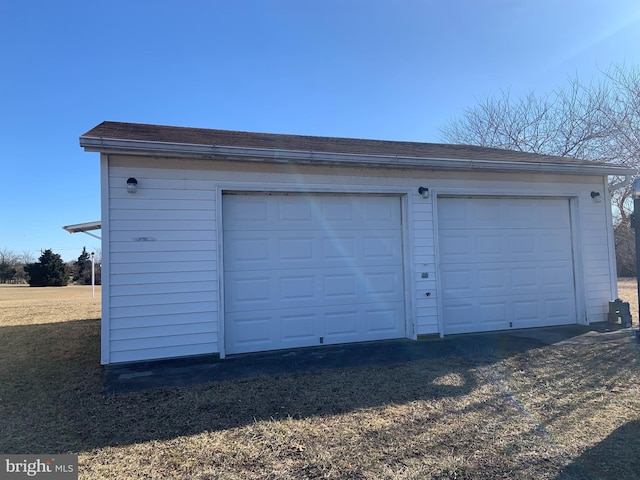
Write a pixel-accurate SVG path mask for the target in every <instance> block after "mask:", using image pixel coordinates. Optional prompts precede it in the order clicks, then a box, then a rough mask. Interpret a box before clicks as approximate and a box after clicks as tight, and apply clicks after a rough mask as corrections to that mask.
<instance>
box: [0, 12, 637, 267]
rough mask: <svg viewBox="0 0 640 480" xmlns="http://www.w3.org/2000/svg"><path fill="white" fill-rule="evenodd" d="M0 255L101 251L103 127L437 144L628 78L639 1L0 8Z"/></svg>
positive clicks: (634, 48) (65, 254)
mask: <svg viewBox="0 0 640 480" xmlns="http://www.w3.org/2000/svg"><path fill="white" fill-rule="evenodd" d="M0 45H1V47H0V62H1V63H0V66H1V70H0V166H1V170H0V179H2V181H1V185H2V188H1V190H0V192H2V200H1V201H0V249H9V250H13V251H15V252H17V253H22V252H23V251H29V252H31V253H32V254H33V255H34V256H35V257H36V258H37V257H38V256H39V253H40V251H41V250H42V249H46V248H51V249H53V250H54V251H55V252H56V253H60V254H61V255H62V256H63V258H64V259H65V260H72V259H75V258H77V257H78V255H79V254H80V251H81V250H82V247H83V246H86V247H87V248H88V249H89V250H96V249H99V248H100V244H99V241H97V240H94V239H92V238H91V237H88V236H86V235H84V234H74V235H70V234H68V233H66V232H65V231H63V230H62V229H61V227H62V226H63V225H68V224H74V223H82V222H87V221H93V220H98V219H99V218H100V192H99V188H100V183H99V166H98V154H96V153H85V152H83V150H82V149H81V148H80V147H79V145H78V137H79V136H80V135H81V134H82V133H84V132H86V131H87V130H89V129H91V128H92V127H94V126H95V125H97V124H98V123H100V122H102V121H103V120H113V121H125V122H141V123H155V124H166V125H180V126H192V127H204V128H221V129H231V130H246V131H261V132H270V133H292V134H304V135H326V136H340V137H357V138H376V139H386V140H409V141H424V142H438V141H440V140H441V138H440V132H439V128H440V127H442V126H444V125H445V124H446V122H447V121H448V120H449V119H450V118H451V117H452V116H454V115H456V114H459V113H460V112H461V111H462V109H463V108H465V107H469V106H473V105H474V104H475V103H476V101H477V99H479V98H482V97H484V96H486V95H488V94H492V93H498V92H499V91H500V90H501V89H510V90H511V92H512V94H514V95H517V94H519V93H523V92H527V91H530V90H536V91H537V92H546V91H549V90H551V89H553V88H555V87H558V86H562V85H565V84H566V82H567V79H568V78H569V77H574V76H576V75H577V76H578V77H579V78H580V79H582V80H586V81H588V80H589V79H591V78H592V77H595V76H597V74H598V70H599V69H600V70H604V69H606V68H608V67H609V66H610V65H611V64H614V63H615V64H618V65H622V64H627V65H637V64H639V63H640V48H639V47H640V3H638V2H637V0H598V1H595V0H446V1H445V0H440V1H435V0H393V1H392V0H386V1H378V0H262V1H258V0H234V1H224V2H223V1H214V0H209V1H204V0H202V1H197V0H192V1H190V0H186V1H178V0H174V1H163V0H154V1H150V0H110V1H108V2H106V1H101V2H99V1H93V0H82V1H73V0H63V1H59V2H52V1H49V0H41V1H29V0H0Z"/></svg>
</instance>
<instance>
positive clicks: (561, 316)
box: [438, 197, 576, 333]
mask: <svg viewBox="0 0 640 480" xmlns="http://www.w3.org/2000/svg"><path fill="white" fill-rule="evenodd" d="M549 217H552V218H549ZM438 218H439V221H438V225H439V245H440V248H439V258H440V273H441V287H442V292H441V298H442V302H443V315H444V324H445V333H462V332H465V331H467V332H469V331H486V330H496V329H500V328H520V327H521V328H524V327H528V326H542V325H556V324H567V323H575V321H576V313H575V287H574V278H573V253H572V244H571V226H570V216H569V202H568V200H562V199H512V198H510V199H506V198H490V199H487V198H471V197H469V198H442V199H439V202H438ZM464 315H471V316H472V318H471V319H464V318H463V316H464Z"/></svg>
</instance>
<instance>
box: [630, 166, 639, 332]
mask: <svg viewBox="0 0 640 480" xmlns="http://www.w3.org/2000/svg"><path fill="white" fill-rule="evenodd" d="M631 195H632V196H633V213H632V214H631V227H632V228H633V229H634V230H635V237H636V284H637V286H638V321H639V322H640V232H638V230H640V178H636V179H635V180H634V182H633V187H632V188H631ZM636 340H637V341H639V342H640V328H639V329H638V331H637V332H636Z"/></svg>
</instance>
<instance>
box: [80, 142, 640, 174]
mask: <svg viewBox="0 0 640 480" xmlns="http://www.w3.org/2000/svg"><path fill="white" fill-rule="evenodd" d="M80 146H81V147H83V148H84V149H85V151H87V152H101V153H105V154H122V155H126V154H130V155H144V156H168V157H182V158H207V159H211V158H220V159H224V160H241V161H258V162H261V163H306V164H314V165H318V164H328V165H359V166H377V167H386V168H413V169H425V170H467V171H469V170H485V171H493V172H536V173H559V174H582V175H632V174H635V173H636V170H634V169H631V168H628V167H623V166H617V165H607V166H603V165H595V164H594V165H589V164H575V163H567V164H562V163H549V162H535V163H533V162H517V161H511V162H509V161H507V162H503V161H494V160H474V159H454V158H421V157H403V156H389V155H367V154H355V153H332V152H314V151H298V150H281V149H269V148H252V147H224V146H217V145H198V144H185V143H169V142H153V141H146V140H123V139H111V138H98V137H80Z"/></svg>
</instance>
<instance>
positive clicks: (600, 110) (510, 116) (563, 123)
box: [441, 65, 640, 274]
mask: <svg viewBox="0 0 640 480" xmlns="http://www.w3.org/2000/svg"><path fill="white" fill-rule="evenodd" d="M441 134H442V138H443V140H444V141H446V142H449V143H462V144H469V145H481V146H487V147H496V148H505V149H511V150H518V151H524V152H532V153H540V154H546V155H558V156H563V157H573V158H579V159H583V160H599V161H608V162H612V163H616V164H621V165H625V166H628V167H632V168H639V167H640V68H639V67H637V66H636V67H626V66H616V65H614V66H612V67H610V68H609V69H608V70H607V71H603V72H601V74H600V78H599V79H598V81H597V82H590V83H582V82H581V81H580V80H579V79H578V78H573V79H569V80H568V82H567V85H566V86H565V87H562V88H558V89H556V90H554V91H552V92H550V93H546V94H542V95H541V94H537V93H535V92H529V93H528V94H526V95H523V96H519V97H513V96H512V95H511V93H510V92H509V91H501V92H500V94H499V95H492V96H488V97H486V98H484V99H482V100H480V101H479V102H478V104H477V105H476V106H473V107H469V108H467V109H465V110H464V111H463V112H462V114H461V115H459V116H456V117H454V118H452V119H451V120H450V121H449V123H448V124H447V125H445V126H444V127H443V128H442V129H441ZM621 180H622V179H621V178H617V177H612V178H610V183H611V184H613V183H618V182H620V181H621ZM630 193H631V192H630V187H629V186H626V187H624V188H620V189H617V190H615V191H613V192H612V199H611V200H612V203H613V206H614V212H615V213H616V224H615V233H616V247H617V249H616V256H617V261H618V270H619V272H620V273H621V274H622V273H623V272H624V274H630V273H633V274H635V254H634V249H633V248H630V246H629V245H628V243H629V241H633V235H630V234H629V232H628V231H629V220H630V209H631V201H630Z"/></svg>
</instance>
